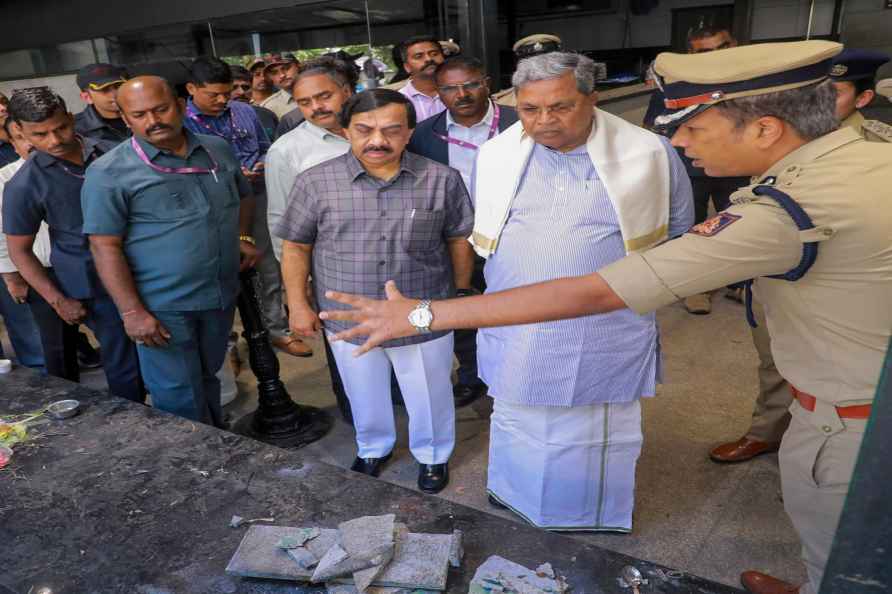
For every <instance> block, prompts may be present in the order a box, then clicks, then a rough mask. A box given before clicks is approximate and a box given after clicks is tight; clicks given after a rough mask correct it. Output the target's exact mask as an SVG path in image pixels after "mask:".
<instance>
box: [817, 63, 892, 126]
mask: <svg viewBox="0 0 892 594" xmlns="http://www.w3.org/2000/svg"><path fill="white" fill-rule="evenodd" d="M888 61H889V56H887V55H886V54H883V53H880V52H875V51H871V50H863V49H852V48H846V49H844V50H842V52H840V54H839V55H838V56H836V58H834V60H833V67H832V68H831V69H830V80H832V81H833V86H834V87H836V117H837V118H839V121H840V122H842V125H843V126H849V127H850V128H852V129H854V130H855V131H856V132H857V133H858V134H860V135H861V136H863V137H864V138H865V139H867V140H871V141H875V142H892V126H890V125H889V124H886V123H883V122H881V121H879V120H868V119H865V118H864V116H863V115H862V114H861V111H860V110H861V109H862V108H864V107H867V106H868V105H870V102H871V101H873V98H874V97H875V96H876V92H875V91H874V84H875V82H874V81H875V80H876V76H877V70H878V69H879V68H880V66H882V65H883V64H885V63H886V62H888Z"/></svg>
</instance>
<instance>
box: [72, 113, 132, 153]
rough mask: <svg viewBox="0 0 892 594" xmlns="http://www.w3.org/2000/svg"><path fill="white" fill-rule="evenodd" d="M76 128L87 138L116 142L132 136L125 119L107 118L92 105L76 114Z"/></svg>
mask: <svg viewBox="0 0 892 594" xmlns="http://www.w3.org/2000/svg"><path fill="white" fill-rule="evenodd" d="M74 129H75V130H77V133H78V134H80V135H81V136H83V137H85V138H95V139H97V140H107V141H109V142H113V143H115V144H117V143H119V142H121V141H122V140H127V139H128V138H130V128H128V127H127V124H125V123H124V120H122V119H120V118H118V119H116V120H107V119H105V118H104V117H102V116H101V115H99V112H98V111H96V108H95V107H93V106H92V105H88V106H87V107H86V108H85V109H84V110H83V111H82V112H80V113H79V114H77V115H76V116H74Z"/></svg>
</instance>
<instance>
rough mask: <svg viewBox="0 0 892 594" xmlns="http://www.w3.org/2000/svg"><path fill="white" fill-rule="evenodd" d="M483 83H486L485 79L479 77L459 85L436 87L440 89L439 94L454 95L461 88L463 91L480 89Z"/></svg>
mask: <svg viewBox="0 0 892 594" xmlns="http://www.w3.org/2000/svg"><path fill="white" fill-rule="evenodd" d="M484 84H486V79H485V78H481V79H478V80H472V81H470V82H466V83H463V84H460V85H443V86H441V87H437V90H438V91H440V94H441V95H454V94H455V93H458V92H459V91H462V90H463V91H465V92H472V91H476V90H478V89H480V88H481V87H482V86H483V85H484Z"/></svg>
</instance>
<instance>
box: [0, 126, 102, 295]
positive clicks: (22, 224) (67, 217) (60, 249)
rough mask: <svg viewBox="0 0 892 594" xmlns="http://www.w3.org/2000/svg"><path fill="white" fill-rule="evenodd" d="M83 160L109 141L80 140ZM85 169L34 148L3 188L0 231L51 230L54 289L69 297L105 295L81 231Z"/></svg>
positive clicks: (94, 157) (99, 153)
mask: <svg viewBox="0 0 892 594" xmlns="http://www.w3.org/2000/svg"><path fill="white" fill-rule="evenodd" d="M82 140H83V156H84V163H85V164H86V165H90V164H91V163H93V162H94V161H96V160H97V159H98V158H99V157H100V156H102V155H103V154H105V153H106V152H107V151H108V150H110V149H111V148H112V147H114V144H112V143H109V142H106V141H102V140H94V139H91V138H83V139H82ZM84 170H85V168H84V167H80V166H78V165H75V164H74V163H71V162H69V161H65V160H62V159H57V158H56V157H53V156H52V155H50V154H48V153H42V152H39V151H36V152H35V153H34V155H33V156H32V157H31V158H30V159H28V162H27V163H25V164H24V165H23V166H22V168H21V169H19V172H18V173H16V174H15V175H14V176H13V178H12V179H11V180H9V182H7V184H6V187H5V188H4V190H3V232H4V233H6V234H7V235H36V234H37V231H38V229H40V223H41V222H42V221H46V223H47V225H48V226H49V229H50V245H51V246H52V252H51V253H50V263H51V264H52V266H53V271H54V272H55V274H56V278H57V279H58V281H59V288H60V289H61V290H62V292H63V293H65V295H67V296H68V297H71V298H72V299H90V298H93V297H97V296H101V295H105V289H104V288H103V286H102V283H101V282H100V280H99V277H98V276H97V274H96V267H95V265H94V264H93V256H92V255H91V254H90V246H89V243H88V242H87V238H86V236H85V235H84V234H83V223H84V219H83V214H82V211H81V186H82V185H83V183H84V180H83V175H84Z"/></svg>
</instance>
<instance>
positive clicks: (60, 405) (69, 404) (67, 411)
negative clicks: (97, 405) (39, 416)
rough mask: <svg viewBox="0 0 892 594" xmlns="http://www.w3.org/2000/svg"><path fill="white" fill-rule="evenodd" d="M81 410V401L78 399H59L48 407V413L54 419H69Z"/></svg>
mask: <svg viewBox="0 0 892 594" xmlns="http://www.w3.org/2000/svg"><path fill="white" fill-rule="evenodd" d="M80 410H81V403H80V402H78V401H77V400H59V401H58V402H53V403H52V404H50V405H49V406H48V407H46V414H48V415H49V416H51V417H53V418H54V419H67V418H69V417H73V416H74V415H76V414H77V413H79V412H80Z"/></svg>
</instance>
